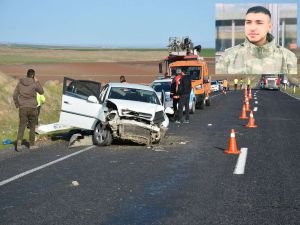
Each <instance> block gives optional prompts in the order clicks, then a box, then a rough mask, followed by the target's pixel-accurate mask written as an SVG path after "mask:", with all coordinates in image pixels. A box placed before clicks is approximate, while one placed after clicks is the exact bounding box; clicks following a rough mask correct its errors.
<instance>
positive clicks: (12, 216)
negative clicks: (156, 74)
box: [0, 90, 300, 225]
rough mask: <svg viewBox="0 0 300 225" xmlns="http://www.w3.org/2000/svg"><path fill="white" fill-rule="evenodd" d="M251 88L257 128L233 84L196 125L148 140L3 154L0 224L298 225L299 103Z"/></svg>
mask: <svg viewBox="0 0 300 225" xmlns="http://www.w3.org/2000/svg"><path fill="white" fill-rule="evenodd" d="M253 93H256V98H257V99H255V100H251V108H252V109H254V107H256V108H257V111H256V112H254V117H255V123H256V124H257V125H258V128H246V127H245V126H244V125H245V124H246V123H247V122H248V121H247V120H240V119H239V116H240V113H241V108H242V101H243V93H242V92H240V91H237V92H229V93H228V94H227V95H218V96H215V97H214V98H213V101H212V105H211V106H210V107H207V108H205V109H204V110H197V111H196V113H195V114H194V115H191V118H190V119H191V122H192V123H190V124H182V125H177V124H174V123H171V126H170V129H169V131H168V134H167V137H166V139H165V140H164V141H163V142H162V143H161V144H159V145H155V146H152V147H148V148H147V147H146V146H136V145H129V144H115V145H112V146H109V147H89V148H88V147H84V146H82V147H77V148H72V149H68V148H67V145H66V143H64V142H57V143H55V144H52V145H46V146H43V147H41V148H40V149H38V150H36V151H34V152H29V151H25V152H23V153H16V152H13V151H4V152H2V153H0V158H1V159H0V224H1V225H11V224H18V225H19V224H51V225H52V224H59V225H63V224H72V225H73V224H81V225H82V224H116V225H121V224H164V225H165V224H166V225H167V224H172V225H177V224H178V225H183V224H189V225H190V224H201V225H202V224H209V225H212V224H239V225H242V224H251V225H254V224H259V225H261V224H270V225H271V224H272V225H276V224H278V225H279V224H288V225H293V224H295V225H296V224H299V223H300V222H299V221H300V163H299V162H300V140H299V137H300V116H299V115H300V101H299V100H296V99H293V98H291V97H289V96H287V95H285V94H283V93H281V92H278V91H260V90H258V91H253ZM255 102H256V103H255ZM231 129H235V134H236V141H237V145H238V148H246V149H247V157H246V161H245V162H246V163H245V164H243V165H244V166H245V167H244V173H243V174H239V175H236V174H233V172H234V170H235V167H236V165H237V161H238V158H239V155H227V154H224V150H225V149H226V148H227V146H228V141H229V136H230V130H231ZM70 154H74V155H70ZM75 154H76V155H75ZM63 157H65V158H63ZM66 157H68V158H66ZM55 160H56V161H55ZM47 163H50V164H47ZM45 164H46V165H45ZM10 178H11V179H10ZM9 179H10V180H9ZM72 181H77V182H78V183H77V185H76V182H75V183H74V184H75V185H74V184H72Z"/></svg>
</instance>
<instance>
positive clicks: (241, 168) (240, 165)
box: [233, 148, 248, 175]
mask: <svg viewBox="0 0 300 225" xmlns="http://www.w3.org/2000/svg"><path fill="white" fill-rule="evenodd" d="M247 152H248V148H241V153H240V155H239V158H238V161H237V163H236V166H235V169H234V171H233V174H238V175H240V174H244V172H245V165H246V159H247Z"/></svg>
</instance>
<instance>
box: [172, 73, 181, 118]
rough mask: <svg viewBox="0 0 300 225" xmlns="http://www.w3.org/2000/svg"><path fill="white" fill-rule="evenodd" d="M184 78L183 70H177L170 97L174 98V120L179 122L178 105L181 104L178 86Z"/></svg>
mask: <svg viewBox="0 0 300 225" xmlns="http://www.w3.org/2000/svg"><path fill="white" fill-rule="evenodd" d="M181 78H182V71H181V69H179V68H178V69H177V70H176V75H175V77H174V79H173V81H172V84H171V90H170V96H171V98H173V109H174V119H175V120H178V109H177V104H178V102H179V94H178V85H179V81H180V79H181Z"/></svg>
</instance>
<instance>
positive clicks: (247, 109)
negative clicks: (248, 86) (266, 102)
mask: <svg viewBox="0 0 300 225" xmlns="http://www.w3.org/2000/svg"><path fill="white" fill-rule="evenodd" d="M245 105H246V111H247V112H248V111H251V110H250V105H249V100H248V98H247V97H246V98H245Z"/></svg>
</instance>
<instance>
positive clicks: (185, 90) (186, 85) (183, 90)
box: [178, 75, 192, 95]
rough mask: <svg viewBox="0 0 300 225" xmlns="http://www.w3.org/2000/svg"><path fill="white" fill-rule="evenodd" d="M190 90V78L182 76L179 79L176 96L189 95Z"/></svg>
mask: <svg viewBox="0 0 300 225" xmlns="http://www.w3.org/2000/svg"><path fill="white" fill-rule="evenodd" d="M191 90H192V80H191V78H190V76H188V75H184V76H183V77H182V78H181V79H180V84H179V86H178V94H179V95H189V94H190V93H191Z"/></svg>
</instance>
